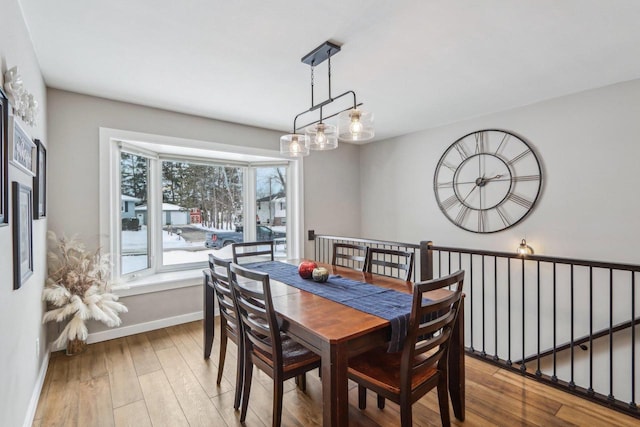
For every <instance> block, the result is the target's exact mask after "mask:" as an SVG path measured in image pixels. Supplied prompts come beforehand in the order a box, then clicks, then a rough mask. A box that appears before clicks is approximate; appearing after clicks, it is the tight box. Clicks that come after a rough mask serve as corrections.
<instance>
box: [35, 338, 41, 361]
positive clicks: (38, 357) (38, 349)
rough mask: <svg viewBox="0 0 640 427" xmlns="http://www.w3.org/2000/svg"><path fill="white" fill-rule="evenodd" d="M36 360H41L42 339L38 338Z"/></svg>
mask: <svg viewBox="0 0 640 427" xmlns="http://www.w3.org/2000/svg"><path fill="white" fill-rule="evenodd" d="M36 359H40V338H36Z"/></svg>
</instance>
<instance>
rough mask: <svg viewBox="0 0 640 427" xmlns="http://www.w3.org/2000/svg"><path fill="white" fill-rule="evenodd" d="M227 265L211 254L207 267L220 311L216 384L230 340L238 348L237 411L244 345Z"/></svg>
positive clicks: (235, 403) (234, 403)
mask: <svg viewBox="0 0 640 427" xmlns="http://www.w3.org/2000/svg"><path fill="white" fill-rule="evenodd" d="M229 264H231V261H228V260H224V259H221V258H218V257H216V256H214V255H212V254H210V255H209V267H210V270H211V277H212V279H213V288H214V290H215V294H216V300H217V301H218V308H219V309H220V355H219V357H218V377H217V379H216V384H218V385H219V384H220V382H221V381H222V372H223V371H224V362H225V359H226V355H227V341H228V340H231V341H232V342H234V343H235V344H236V346H237V347H238V357H237V361H236V393H235V398H234V401H233V408H234V409H238V408H239V407H240V398H241V396H242V375H243V367H244V358H243V355H244V351H243V349H244V343H243V341H242V333H241V331H240V328H241V326H240V323H239V321H238V312H237V309H236V304H235V300H234V298H233V291H232V290H231V284H230V283H229V275H230V273H229Z"/></svg>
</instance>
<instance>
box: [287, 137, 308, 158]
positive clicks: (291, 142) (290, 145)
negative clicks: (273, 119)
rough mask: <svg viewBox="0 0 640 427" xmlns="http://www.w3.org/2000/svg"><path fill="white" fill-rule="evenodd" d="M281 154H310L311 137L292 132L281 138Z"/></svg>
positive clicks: (298, 155) (294, 156) (295, 156)
mask: <svg viewBox="0 0 640 427" xmlns="http://www.w3.org/2000/svg"><path fill="white" fill-rule="evenodd" d="M280 154H282V155H283V156H287V157H293V158H297V157H304V156H306V155H308V154H309V138H308V137H307V136H305V135H299V134H296V133H292V134H289V135H284V136H282V137H281V138H280Z"/></svg>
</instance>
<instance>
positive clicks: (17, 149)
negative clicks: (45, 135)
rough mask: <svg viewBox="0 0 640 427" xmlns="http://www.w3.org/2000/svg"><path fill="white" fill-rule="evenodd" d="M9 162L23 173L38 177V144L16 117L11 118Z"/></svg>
mask: <svg viewBox="0 0 640 427" xmlns="http://www.w3.org/2000/svg"><path fill="white" fill-rule="evenodd" d="M9 137H10V138H9V139H10V141H9V160H10V161H11V163H13V164H14V165H15V166H17V167H18V168H19V169H20V170H22V171H23V172H25V173H27V174H29V175H31V176H35V175H36V156H35V154H36V144H35V143H34V142H33V141H32V140H31V138H30V137H29V134H28V133H27V131H26V130H24V128H23V127H22V126H21V125H20V123H19V122H18V120H16V118H15V117H14V116H9Z"/></svg>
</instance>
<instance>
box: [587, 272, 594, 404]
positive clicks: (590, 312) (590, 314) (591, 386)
mask: <svg viewBox="0 0 640 427" xmlns="http://www.w3.org/2000/svg"><path fill="white" fill-rule="evenodd" d="M587 393H588V394H591V395H593V267H589V388H588V389H587Z"/></svg>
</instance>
